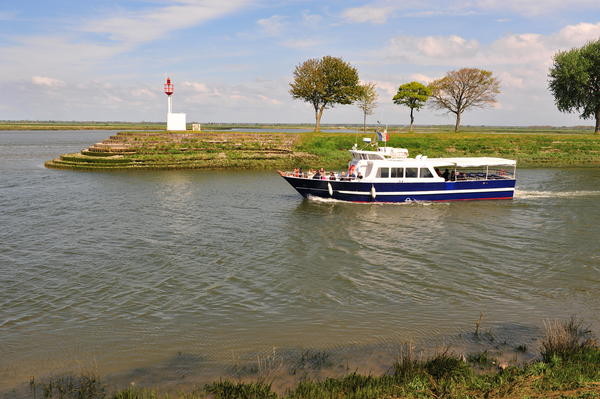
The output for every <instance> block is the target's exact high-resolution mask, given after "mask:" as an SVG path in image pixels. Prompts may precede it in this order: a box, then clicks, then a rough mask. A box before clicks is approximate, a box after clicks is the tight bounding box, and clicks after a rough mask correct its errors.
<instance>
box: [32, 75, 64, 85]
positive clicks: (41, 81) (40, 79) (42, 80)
mask: <svg viewBox="0 0 600 399" xmlns="http://www.w3.org/2000/svg"><path fill="white" fill-rule="evenodd" d="M31 83H33V84H34V85H37V86H45V87H63V86H64V85H65V82H63V81H62V80H59V79H54V78H49V77H47V76H32V77H31Z"/></svg>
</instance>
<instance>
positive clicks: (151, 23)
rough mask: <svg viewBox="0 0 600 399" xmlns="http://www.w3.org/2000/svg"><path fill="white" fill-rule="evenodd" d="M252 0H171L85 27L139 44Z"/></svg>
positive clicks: (229, 11)
mask: <svg viewBox="0 0 600 399" xmlns="http://www.w3.org/2000/svg"><path fill="white" fill-rule="evenodd" d="M249 2H250V0H227V1H222V0H170V1H169V3H171V4H172V5H169V6H167V7H157V8H153V9H151V10H148V11H143V12H140V11H136V12H124V13H121V14H120V15H116V16H111V17H103V18H99V19H95V20H89V21H86V22H85V23H84V24H83V25H82V26H81V29H82V30H83V31H86V32H94V33H100V34H106V35H108V37H109V38H110V39H111V40H114V41H117V42H121V43H124V44H126V45H135V44H138V43H144V42H148V41H152V40H156V39H158V38H161V37H165V35H166V34H168V33H169V32H170V31H173V30H179V29H185V28H189V27H191V26H195V25H198V24H200V23H203V22H206V21H209V20H211V19H215V18H218V17H221V16H223V15H225V14H228V13H232V12H234V11H237V10H239V9H241V8H242V7H244V6H246V5H247V4H248V3H249Z"/></svg>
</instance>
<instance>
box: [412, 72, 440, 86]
mask: <svg viewBox="0 0 600 399" xmlns="http://www.w3.org/2000/svg"><path fill="white" fill-rule="evenodd" d="M408 77H409V78H410V79H412V80H414V81H417V82H420V83H423V84H428V83H431V82H433V81H434V80H435V78H432V77H431V76H427V75H423V74H422V73H413V74H410V75H409V76H408Z"/></svg>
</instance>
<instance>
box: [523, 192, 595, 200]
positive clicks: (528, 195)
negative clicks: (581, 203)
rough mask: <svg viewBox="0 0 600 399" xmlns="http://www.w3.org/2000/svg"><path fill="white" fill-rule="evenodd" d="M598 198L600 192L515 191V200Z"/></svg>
mask: <svg viewBox="0 0 600 399" xmlns="http://www.w3.org/2000/svg"><path fill="white" fill-rule="evenodd" d="M595 196H600V191H589V190H581V191H529V190H516V191H515V198H519V199H533V198H572V197H595Z"/></svg>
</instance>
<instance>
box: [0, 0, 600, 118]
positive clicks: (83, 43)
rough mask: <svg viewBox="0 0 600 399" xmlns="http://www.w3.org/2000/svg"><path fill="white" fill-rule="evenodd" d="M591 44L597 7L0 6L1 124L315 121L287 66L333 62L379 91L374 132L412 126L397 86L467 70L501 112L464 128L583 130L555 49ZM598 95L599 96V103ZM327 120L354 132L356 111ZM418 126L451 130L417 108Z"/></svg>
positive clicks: (485, 0) (333, 0) (422, 3)
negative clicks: (555, 84)
mask: <svg viewBox="0 0 600 399" xmlns="http://www.w3.org/2000/svg"><path fill="white" fill-rule="evenodd" d="M598 39H600V2H599V1H598V0H569V1H565V0H456V1H441V0H415V1H413V0H373V1H357V0H314V1H313V0H278V1H275V0H87V1H81V0H22V1H18V2H17V1H7V0H2V1H0V93H1V94H0V120H74V121H77V120H80V121H84V120H85V121H89V120H95V121H164V120H165V119H166V107H167V104H166V101H167V100H166V95H165V94H163V93H162V85H163V83H164V80H165V79H166V77H167V76H169V77H171V78H172V80H173V82H174V84H175V94H174V95H173V108H174V112H185V113H187V118H188V122H189V121H197V122H201V123H208V122H239V123H245V122H247V123H311V122H314V110H313V108H312V106H311V105H310V104H308V103H306V102H302V101H301V100H294V99H292V97H291V95H290V94H289V84H290V82H291V80H292V74H293V71H294V68H295V67H296V66H297V65H298V64H300V63H302V62H303V61H305V60H307V59H309V58H320V57H323V56H326V55H330V56H335V57H341V58H342V59H344V60H345V61H347V62H349V63H350V64H351V65H353V66H354V67H356V68H357V70H358V72H359V76H360V79H361V81H363V82H374V83H375V84H376V85H377V91H378V94H379V100H378V106H377V108H376V109H375V113H374V114H373V115H372V116H370V117H369V118H368V121H369V122H375V121H377V120H379V121H381V122H382V123H387V124H407V123H408V122H409V120H408V119H409V110H408V109H407V108H405V107H402V106H399V105H395V104H393V102H392V97H393V96H394V94H395V93H396V91H397V90H398V86H399V85H401V84H403V83H407V82H410V81H419V82H422V83H425V84H426V83H429V82H431V81H432V80H434V79H437V78H440V77H442V76H444V75H445V74H446V73H447V72H449V71H452V70H456V69H460V68H463V67H472V68H482V69H486V70H489V71H492V72H493V74H494V76H496V77H497V78H498V79H499V80H500V82H501V94H500V95H499V96H498V102H497V103H496V104H495V105H493V106H491V107H489V108H487V109H477V110H468V111H465V113H464V115H463V118H462V119H463V124H466V125H509V126H516V125H522V126H531V125H554V126H563V125H590V124H592V121H590V120H587V121H584V120H581V119H579V118H578V116H577V115H576V114H565V113H560V112H559V111H558V110H557V109H556V107H555V105H554V100H553V97H552V95H551V94H550V92H549V91H548V69H549V67H550V66H551V65H552V57H553V55H554V54H556V53H557V52H558V51H561V50H568V49H571V48H574V47H579V46H582V45H584V44H585V43H586V42H588V41H591V40H598ZM599 95H600V94H599ZM322 123H362V113H361V111H360V110H359V108H358V107H357V106H356V105H337V106H335V107H334V108H332V109H328V110H326V111H325V113H324V115H323V119H322ZM416 123H417V124H452V123H453V116H452V115H448V114H446V113H444V112H443V111H440V110H435V109H432V108H425V109H423V110H421V111H420V112H419V113H417V114H416Z"/></svg>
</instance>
